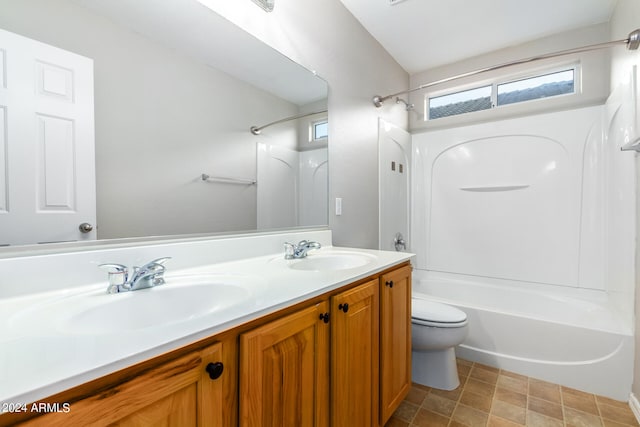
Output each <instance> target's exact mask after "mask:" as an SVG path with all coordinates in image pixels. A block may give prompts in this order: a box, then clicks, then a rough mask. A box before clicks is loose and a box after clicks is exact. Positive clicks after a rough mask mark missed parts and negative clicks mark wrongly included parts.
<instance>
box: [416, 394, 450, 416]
mask: <svg viewBox="0 0 640 427" xmlns="http://www.w3.org/2000/svg"><path fill="white" fill-rule="evenodd" d="M455 407H456V402H454V401H453V400H450V399H446V398H444V397H442V396H438V395H436V394H433V393H429V394H428V395H427V397H426V398H425V399H424V402H422V408H424V409H427V410H429V411H432V412H435V413H437V414H441V415H446V416H450V415H451V414H452V413H453V410H454V409H455Z"/></svg>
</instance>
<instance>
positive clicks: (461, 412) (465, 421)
mask: <svg viewBox="0 0 640 427" xmlns="http://www.w3.org/2000/svg"><path fill="white" fill-rule="evenodd" d="M451 419H452V421H456V422H458V423H460V424H462V425H465V426H468V427H484V426H486V425H487V422H488V421H489V414H488V413H486V412H482V411H479V410H477V409H474V408H470V407H468V406H465V405H458V406H456V409H455V411H453V416H452V417H451Z"/></svg>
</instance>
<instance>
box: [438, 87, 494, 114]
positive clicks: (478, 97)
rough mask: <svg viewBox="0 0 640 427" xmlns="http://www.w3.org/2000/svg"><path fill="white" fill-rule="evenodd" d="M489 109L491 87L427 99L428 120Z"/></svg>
mask: <svg viewBox="0 0 640 427" xmlns="http://www.w3.org/2000/svg"><path fill="white" fill-rule="evenodd" d="M489 108H491V86H485V87H479V88H476V89H470V90H465V91H462V92H456V93H451V94H448V95H443V96H438V97H436V98H429V119H430V120H433V119H439V118H440V117H448V116H455V115H458V114H464V113H470V112H472V111H480V110H488V109H489Z"/></svg>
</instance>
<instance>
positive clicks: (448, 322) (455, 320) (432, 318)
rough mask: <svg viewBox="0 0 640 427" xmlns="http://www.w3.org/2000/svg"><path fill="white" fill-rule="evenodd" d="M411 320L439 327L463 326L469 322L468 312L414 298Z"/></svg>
mask: <svg viewBox="0 0 640 427" xmlns="http://www.w3.org/2000/svg"><path fill="white" fill-rule="evenodd" d="M411 322H412V323H415V324H418V325H424V326H432V327H437V328H461V327H463V326H465V325H466V324H467V314H466V313H465V312H464V311H462V310H460V309H457V308H455V307H452V306H450V305H446V304H442V303H439V302H435V301H429V300H426V299H421V298H412V299H411Z"/></svg>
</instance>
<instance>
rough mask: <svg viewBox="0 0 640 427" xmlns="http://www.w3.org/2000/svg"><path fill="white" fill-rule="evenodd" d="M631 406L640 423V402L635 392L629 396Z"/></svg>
mask: <svg viewBox="0 0 640 427" xmlns="http://www.w3.org/2000/svg"><path fill="white" fill-rule="evenodd" d="M629 407H631V412H633V415H635V416H636V420H637V421H638V423H640V402H638V398H637V397H636V395H635V394H633V393H631V395H630V396H629Z"/></svg>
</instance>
